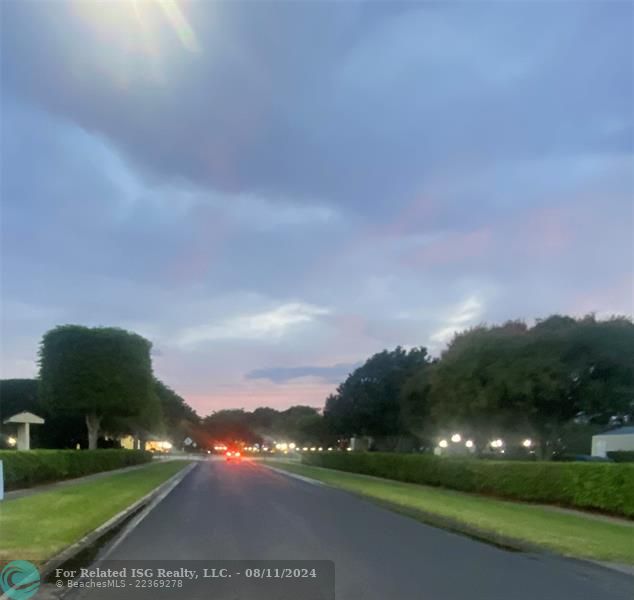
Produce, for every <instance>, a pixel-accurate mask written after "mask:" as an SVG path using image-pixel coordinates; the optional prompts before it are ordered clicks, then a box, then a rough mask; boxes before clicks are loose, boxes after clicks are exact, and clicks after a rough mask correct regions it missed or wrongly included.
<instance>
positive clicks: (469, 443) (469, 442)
mask: <svg viewBox="0 0 634 600" xmlns="http://www.w3.org/2000/svg"><path fill="white" fill-rule="evenodd" d="M464 445H465V446H466V447H467V448H473V441H472V440H467V441H466V442H465V443H464Z"/></svg>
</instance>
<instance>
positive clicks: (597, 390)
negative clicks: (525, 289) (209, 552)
mask: <svg viewBox="0 0 634 600" xmlns="http://www.w3.org/2000/svg"><path fill="white" fill-rule="evenodd" d="M633 412H634V325H633V324H632V321H631V320H630V319H627V318H624V317H612V318H610V319H607V320H603V321H601V320H597V319H596V318H595V317H594V316H593V315H589V316H586V317H584V318H581V319H575V318H572V317H567V316H560V315H554V316H551V317H549V318H547V319H544V320H538V321H537V322H536V323H535V325H534V326H532V327H529V326H527V325H526V323H524V322H521V321H509V322H507V323H504V324H502V325H493V326H486V325H481V326H478V327H474V328H472V329H469V330H467V331H464V332H462V333H460V334H457V335H456V336H455V337H454V339H453V340H452V341H451V342H450V343H449V345H448V347H447V348H446V350H445V351H444V352H443V353H442V354H441V356H440V357H439V358H437V359H432V358H431V357H430V356H429V354H428V353H427V351H426V349H425V348H414V349H411V350H404V349H403V348H400V347H399V348H396V349H395V350H393V351H383V352H380V353H378V354H375V355H374V356H372V357H371V358H370V359H369V360H368V361H366V363H365V364H364V365H363V366H361V367H360V368H358V369H357V370H355V371H354V372H353V373H352V374H351V375H350V376H349V377H348V378H347V379H346V380H345V381H344V382H343V383H342V384H341V385H340V386H339V387H338V388H337V390H336V392H335V393H334V394H333V395H331V396H330V397H329V398H328V399H327V401H326V407H325V410H324V419H325V421H326V423H327V427H328V428H329V429H330V430H332V431H334V432H336V433H337V434H339V435H342V436H352V435H364V436H370V437H371V438H376V439H378V440H381V441H382V442H383V443H384V444H385V445H386V446H387V447H388V448H391V449H395V448H398V447H399V444H401V445H402V444H406V445H407V444H409V445H410V446H411V445H412V444H423V445H424V446H428V447H429V446H433V445H434V444H435V443H436V442H437V439H438V437H440V436H444V435H448V434H450V432H452V431H459V432H461V433H462V435H463V436H468V437H469V438H470V439H472V440H474V441H475V445H476V447H480V448H482V447H484V446H485V445H486V444H487V442H488V441H489V440H491V439H495V438H496V437H499V436H501V435H506V436H513V435H514V434H516V435H517V436H518V437H521V436H528V437H530V438H532V439H534V440H535V442H536V444H537V447H538V450H539V452H540V453H541V454H542V455H543V456H548V455H550V454H552V452H554V451H556V449H557V446H558V445H560V444H561V443H562V439H563V438H565V437H566V434H570V433H572V432H573V431H574V430H575V429H577V430H578V429H579V427H576V426H583V427H586V429H587V430H592V429H593V428H594V429H601V428H605V427H606V426H607V425H609V424H610V423H619V422H624V421H628V420H629V418H630V417H631V415H632V413H633ZM586 452H587V450H586Z"/></svg>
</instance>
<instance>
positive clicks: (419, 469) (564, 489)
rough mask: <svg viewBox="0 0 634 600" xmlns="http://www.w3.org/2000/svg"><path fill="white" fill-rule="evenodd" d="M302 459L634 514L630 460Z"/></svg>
mask: <svg viewBox="0 0 634 600" xmlns="http://www.w3.org/2000/svg"><path fill="white" fill-rule="evenodd" d="M302 461H303V462H304V463H306V464H310V465H315V466H320V467H327V468H330V469H339V470H342V471H350V472H354V473H363V474H365V475H374V476H376V477H385V478H388V479H395V480H398V481H405V482H410V483H420V484H425V485H433V486H440V487H445V488H449V489H453V490H460V491H463V492H476V493H479V494H487V495H491V496H497V497H500V498H508V499H513V500H522V501H526V502H542V503H548V504H558V505H561V506H567V507H571V508H585V509H594V510H601V511H604V512H608V513H612V514H618V515H625V516H628V517H634V465H629V464H627V465H626V464H610V463H555V462H519V461H512V462H503V461H488V460H487V461H483V460H478V459H473V458H464V459H463V458H441V457H437V456H421V455H402V454H400V455H399V454H382V453H350V452H346V453H340V452H337V453H327V454H325V453H324V454H307V455H304V456H303V457H302Z"/></svg>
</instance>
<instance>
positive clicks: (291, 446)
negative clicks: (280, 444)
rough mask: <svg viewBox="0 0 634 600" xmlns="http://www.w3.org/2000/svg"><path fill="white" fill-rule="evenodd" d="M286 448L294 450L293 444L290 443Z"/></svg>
mask: <svg viewBox="0 0 634 600" xmlns="http://www.w3.org/2000/svg"><path fill="white" fill-rule="evenodd" d="M288 447H289V448H290V449H291V450H295V442H291V443H290V444H289V445H288Z"/></svg>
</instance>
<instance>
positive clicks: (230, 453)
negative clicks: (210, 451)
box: [225, 450, 242, 462]
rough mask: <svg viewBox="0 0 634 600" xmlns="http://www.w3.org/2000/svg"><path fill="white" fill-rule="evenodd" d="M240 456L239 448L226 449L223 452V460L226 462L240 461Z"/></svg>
mask: <svg viewBox="0 0 634 600" xmlns="http://www.w3.org/2000/svg"><path fill="white" fill-rule="evenodd" d="M241 458H242V455H241V454H240V451H239V450H227V451H226V452H225V460H226V461H227V462H231V461H234V462H240V460H241Z"/></svg>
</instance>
